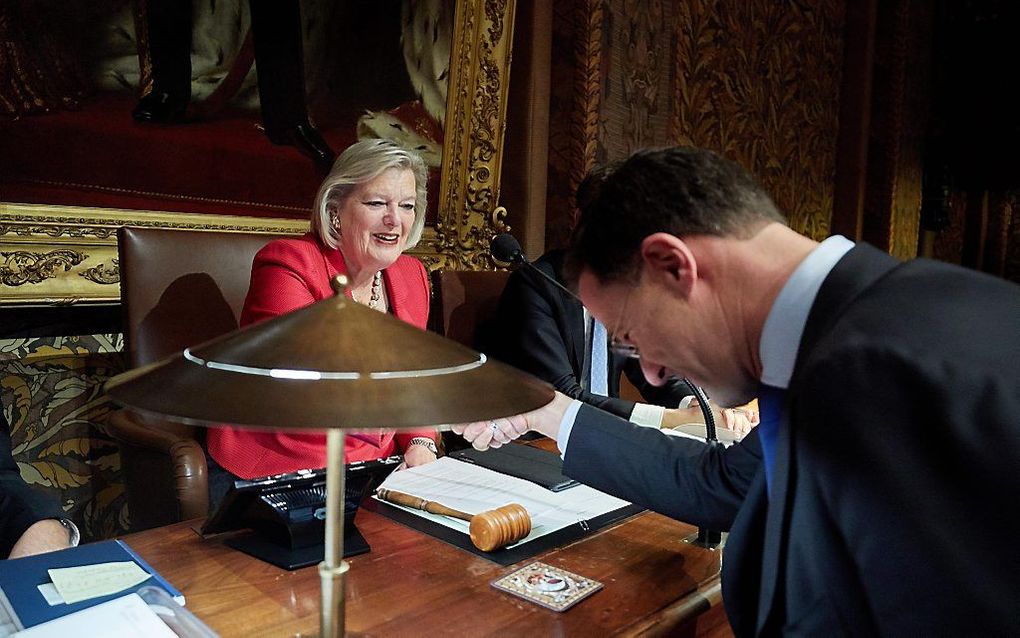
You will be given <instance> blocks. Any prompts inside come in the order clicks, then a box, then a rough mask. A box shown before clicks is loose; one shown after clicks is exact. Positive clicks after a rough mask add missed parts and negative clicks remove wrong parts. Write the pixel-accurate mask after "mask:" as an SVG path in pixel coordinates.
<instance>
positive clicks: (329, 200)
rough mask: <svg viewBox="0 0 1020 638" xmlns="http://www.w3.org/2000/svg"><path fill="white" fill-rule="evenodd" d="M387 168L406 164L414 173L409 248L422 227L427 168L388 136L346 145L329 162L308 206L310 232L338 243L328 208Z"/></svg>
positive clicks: (328, 242)
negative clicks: (343, 149) (310, 218)
mask: <svg viewBox="0 0 1020 638" xmlns="http://www.w3.org/2000/svg"><path fill="white" fill-rule="evenodd" d="M391 168H406V169H408V170H410V171H411V173H413V174H414V186H415V201H414V223H413V224H411V232H410V233H409V234H408V237H407V245H406V247H405V248H413V247H414V246H416V245H417V244H418V242H419V241H420V240H421V234H422V231H423V230H424V229H425V208H426V205H427V203H428V199H427V198H428V188H427V185H426V182H427V181H428V176H429V173H428V168H427V167H426V166H425V162H424V160H422V158H421V157H419V156H418V154H417V153H415V152H414V151H410V150H408V149H406V148H403V147H401V146H399V145H397V144H395V143H393V142H391V141H389V140H361V141H360V142H355V143H354V144H351V145H350V146H348V147H347V149H346V150H345V151H344V152H343V153H341V154H340V157H338V158H336V161H335V162H333V168H332V169H330V171H329V175H327V176H326V179H324V180H323V181H322V185H321V186H319V192H318V193H316V195H315V205H314V206H313V207H312V232H313V233H314V234H315V236H316V237H318V238H319V241H321V242H322V243H324V244H326V245H327V246H329V247H330V248H337V247H339V245H340V244H339V240H340V237H339V235H338V234H337V232H336V229H334V228H333V224H332V223H330V222H331V220H330V216H331V214H332V213H331V211H334V210H339V209H340V208H341V206H343V203H344V200H345V199H347V197H349V196H350V194H351V191H353V190H354V188H355V187H356V186H357V185H358V184H364V183H365V182H368V181H371V180H373V179H375V178H376V177H378V176H379V175H381V174H382V173H383V172H385V171H387V170H389V169H391Z"/></svg>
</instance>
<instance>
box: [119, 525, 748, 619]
mask: <svg viewBox="0 0 1020 638" xmlns="http://www.w3.org/2000/svg"><path fill="white" fill-rule="evenodd" d="M199 523H200V521H191V522H186V523H179V524H176V525H171V526H168V527H163V528H158V529H152V530H148V531H145V532H140V533H137V534H131V535H129V536H127V537H125V540H126V541H127V542H128V544H129V545H131V547H133V548H134V549H135V550H137V551H138V552H139V553H140V554H141V555H142V556H143V557H144V558H145V559H146V560H147V561H149V562H150V563H151V564H152V566H153V567H155V568H156V569H157V570H158V571H160V572H161V573H162V574H163V575H164V576H166V578H167V579H169V580H170V582H172V583H173V584H174V585H175V586H176V587H177V588H179V589H180V590H181V591H182V592H183V593H184V595H185V596H186V598H187V607H188V609H190V610H191V611H192V612H193V613H195V614H196V615H197V616H198V617H200V618H201V619H202V620H203V621H205V622H206V623H207V624H209V626H211V627H212V628H213V629H214V630H216V631H218V632H220V634H222V635H223V636H224V637H228V636H293V635H303V636H307V635H315V634H317V632H318V628H319V577H318V573H317V571H316V568H315V567H307V568H305V569H300V570H297V571H293V572H288V571H286V570H282V569H279V568H277V567H273V566H272V565H269V564H267V563H263V562H261V561H259V560H256V559H254V558H251V557H249V556H247V555H245V554H242V553H240V552H238V551H235V550H233V549H231V548H229V547H226V546H225V545H223V544H222V543H220V542H218V541H215V540H208V541H204V540H202V539H201V538H200V537H199V536H198V535H197V534H196V533H195V532H194V531H193V528H197V527H198V526H199ZM356 524H357V526H358V529H359V530H361V533H362V534H363V535H364V536H365V539H366V540H367V541H368V542H369V544H370V545H371V546H372V551H371V552H370V553H368V554H363V555H361V556H356V557H354V558H351V559H349V561H350V565H351V569H350V572H349V573H348V577H347V632H348V635H366V636H430V635H457V636H484V635H505V636H507V635H513V636H520V635H525V636H533V637H535V638H538V637H540V636H598V635H637V634H642V635H670V636H678V635H679V636H684V635H689V636H695V635H712V636H726V635H732V634H730V633H729V626H728V625H727V624H726V620H725V615H724V614H723V611H722V603H721V596H720V593H719V577H718V574H719V568H720V553H719V552H718V551H709V550H705V549H701V548H698V547H694V546H692V545H688V544H687V543H684V542H683V540H682V539H683V538H685V537H687V536H688V535H690V534H692V533H694V532H695V529H694V528H693V527H691V526H689V525H684V524H682V523H678V522H676V521H672V520H670V519H668V518H665V517H663V516H660V515H658V514H652V513H644V514H640V515H638V516H635V517H633V518H631V519H629V520H627V521H624V522H623V523H620V524H618V525H616V526H615V527H611V528H609V529H605V530H601V531H600V532H598V533H596V534H594V535H593V536H591V537H589V538H586V539H584V540H582V541H578V542H576V543H573V544H571V545H568V546H566V547H562V548H559V549H555V550H551V551H549V552H546V553H544V554H541V555H539V556H538V557H537V560H542V561H545V562H547V563H550V564H552V565H556V566H558V567H562V568H564V569H567V570H570V571H573V572H576V573H578V574H581V575H583V576H587V577H589V578H593V579H595V580H598V581H601V582H602V583H603V584H604V587H603V589H602V591H599V592H596V593H595V594H594V595H592V596H591V597H590V598H587V599H586V600H583V601H581V602H580V603H578V604H577V605H576V606H575V607H573V608H571V609H569V610H567V611H566V612H562V613H557V612H554V611H551V610H548V609H545V608H543V607H539V606H538V605H534V604H532V603H529V602H526V601H524V600H521V599H519V598H516V597H514V596H511V595H509V594H506V593H503V592H500V591H497V590H496V589H494V588H492V587H491V586H490V585H489V583H490V582H491V581H493V580H495V579H496V578H497V577H499V576H502V575H503V574H506V573H508V572H509V571H511V570H513V569H516V568H517V567H520V566H521V565H522V564H518V565H516V566H512V567H506V568H504V567H500V566H499V565H497V564H495V563H491V562H489V561H486V560H484V559H482V558H479V557H477V556H475V555H473V554H470V553H468V552H465V551H463V550H460V549H457V548H456V547H453V546H450V545H447V544H446V543H443V542H441V541H438V540H435V539H433V538H431V537H429V536H426V535H424V534H422V533H420V532H417V531H415V530H412V529H409V528H407V527H404V526H402V525H400V524H398V523H395V522H393V521H391V520H389V519H387V518H385V517H384V516H382V515H380V514H376V513H374V512H370V511H367V510H360V511H359V512H358V514H357V517H356Z"/></svg>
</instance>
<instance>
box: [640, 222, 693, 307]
mask: <svg viewBox="0 0 1020 638" xmlns="http://www.w3.org/2000/svg"><path fill="white" fill-rule="evenodd" d="M641 259H642V261H643V262H644V264H645V269H646V272H647V273H648V274H649V275H651V276H652V277H653V278H655V279H659V280H660V281H662V282H663V283H665V284H666V285H668V286H671V287H678V288H677V289H678V290H679V292H680V293H681V294H682V295H683V296H685V297H686V296H687V295H688V294H690V291H691V288H693V287H694V282H695V281H696V280H697V278H698V266H697V263H696V262H695V260H694V254H693V253H692V252H691V249H690V247H689V246H688V245H687V244H686V243H685V242H684V241H683V240H682V239H680V238H678V237H676V236H675V235H670V234H669V233H655V234H652V235H649V236H648V237H645V239H644V241H642V242H641Z"/></svg>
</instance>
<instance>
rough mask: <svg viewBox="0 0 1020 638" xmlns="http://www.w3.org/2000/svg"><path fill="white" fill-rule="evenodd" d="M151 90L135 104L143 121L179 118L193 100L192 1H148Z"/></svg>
mask: <svg viewBox="0 0 1020 638" xmlns="http://www.w3.org/2000/svg"><path fill="white" fill-rule="evenodd" d="M146 22H147V23H148V30H149V34H148V39H149V60H150V62H151V63H152V80H153V85H152V91H151V92H150V93H149V94H148V95H146V96H145V97H143V98H142V99H141V100H140V101H139V102H138V106H137V107H135V110H134V112H133V114H132V115H133V116H134V118H135V119H136V120H138V121H140V122H167V121H171V120H175V119H179V118H181V117H182V116H183V115H184V109H185V108H186V107H187V105H188V101H189V100H190V99H191V0H149V2H148V5H147V8H146Z"/></svg>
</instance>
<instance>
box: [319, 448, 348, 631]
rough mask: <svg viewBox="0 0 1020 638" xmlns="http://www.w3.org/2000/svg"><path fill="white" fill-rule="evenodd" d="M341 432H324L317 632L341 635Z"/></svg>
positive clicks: (343, 574) (343, 566)
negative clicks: (323, 510) (323, 533)
mask: <svg viewBox="0 0 1020 638" xmlns="http://www.w3.org/2000/svg"><path fill="white" fill-rule="evenodd" d="M344 474H345V468H344V431H343V430H342V429H340V428H330V429H329V430H328V431H327V433H326V552H325V556H324V560H323V561H322V562H321V563H319V579H320V583H321V588H322V599H321V610H320V611H321V616H320V619H319V635H320V636H323V637H324V638H325V637H326V636H329V637H331V638H338V637H339V636H343V635H344V585H345V581H346V574H347V570H348V568H349V566H348V564H347V561H345V560H344V559H343V558H344Z"/></svg>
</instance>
